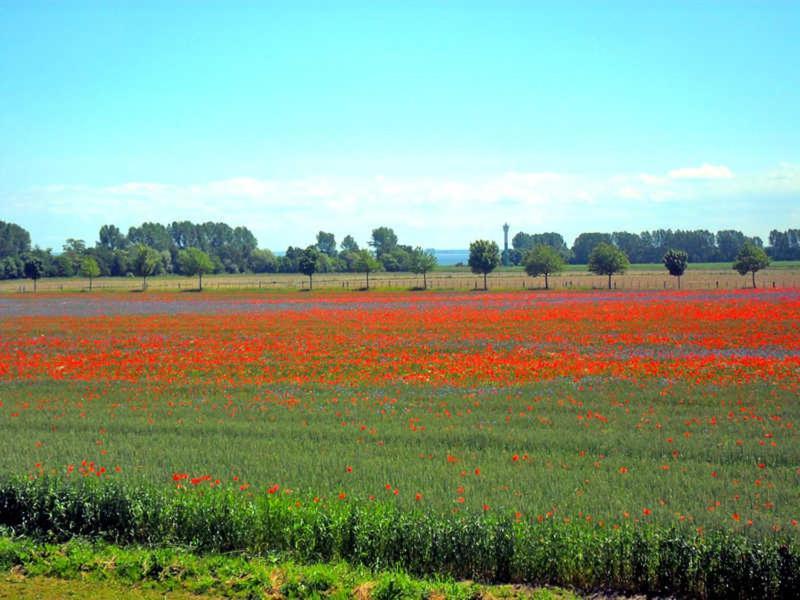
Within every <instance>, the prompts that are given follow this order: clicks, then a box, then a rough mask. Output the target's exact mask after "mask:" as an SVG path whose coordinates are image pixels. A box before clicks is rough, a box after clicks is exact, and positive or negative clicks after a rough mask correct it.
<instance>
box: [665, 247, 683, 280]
mask: <svg viewBox="0 0 800 600" xmlns="http://www.w3.org/2000/svg"><path fill="white" fill-rule="evenodd" d="M662 260H663V262H664V266H665V267H666V268H667V271H669V274H670V275H672V276H673V277H677V278H678V289H681V275H683V273H684V271H686V264H687V263H688V262H689V255H688V254H687V253H686V252H684V251H683V250H674V249H673V250H667V253H666V254H665V255H664V258H663V259H662Z"/></svg>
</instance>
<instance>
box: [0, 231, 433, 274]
mask: <svg viewBox="0 0 800 600" xmlns="http://www.w3.org/2000/svg"><path fill="white" fill-rule="evenodd" d="M435 266H436V258H435V257H434V256H433V254H432V253H431V252H429V251H424V250H423V249H422V248H420V247H416V248H412V247H411V246H407V245H403V244H400V243H399V242H398V238H397V235H396V234H395V232H394V231H393V230H392V229H391V228H389V227H378V228H376V229H373V230H372V237H371V239H370V241H369V242H368V245H367V247H366V248H360V247H359V245H358V243H357V242H356V241H355V240H354V239H353V237H352V236H350V235H347V236H345V238H344V239H343V240H342V243H341V244H340V245H338V246H337V243H336V238H335V237H334V235H333V234H332V233H329V232H325V231H320V232H319V233H318V234H317V237H316V243H314V244H311V245H309V246H308V247H306V248H300V247H292V246H290V247H289V248H287V249H286V253H285V254H284V255H283V256H277V257H276V256H275V255H274V254H273V253H272V252H270V251H269V250H264V249H259V248H258V247H257V242H256V239H255V237H254V236H253V234H252V233H251V232H250V231H249V230H248V229H247V228H246V227H236V228H231V227H229V226H228V225H226V224H224V223H202V224H194V223H191V222H189V221H182V222H173V223H172V224H170V225H166V226H164V225H161V224H158V223H143V224H142V225H141V226H139V227H131V228H130V229H129V230H128V233H127V235H125V234H123V233H122V231H120V229H119V228H118V227H116V226H115V225H103V226H102V227H101V228H100V231H99V234H98V241H97V242H96V243H95V245H94V246H92V247H89V246H87V244H86V242H85V241H83V240H77V239H72V238H70V239H68V240H67V241H66V243H65V244H64V246H63V248H62V252H61V254H58V255H54V254H53V252H52V250H50V249H48V250H42V249H40V248H38V247H37V248H33V249H31V245H30V235H29V234H28V232H27V231H25V229H23V228H22V227H20V226H18V225H16V224H13V223H4V222H2V221H0V279H17V278H29V279H33V280H34V288H35V286H36V283H35V282H36V281H37V280H38V279H40V278H41V277H72V276H75V275H80V276H82V277H86V278H88V279H89V287H90V289H91V286H92V280H93V279H94V278H95V277H99V276H101V275H112V276H126V275H127V276H137V277H141V278H142V286H143V287H146V285H147V278H148V277H150V276H153V275H161V274H169V273H175V274H180V275H189V276H193V275H197V276H198V286H199V287H200V288H202V277H203V275H204V274H206V273H223V272H227V273H241V272H253V273H274V272H283V273H303V274H305V275H307V276H308V277H309V284H310V285H311V286H313V276H314V274H316V273H328V272H334V271H347V272H362V273H365V274H366V285H367V287H369V275H370V273H373V272H375V271H382V270H385V271H406V272H408V271H410V272H414V273H419V274H421V275H422V276H423V281H424V285H425V287H427V273H428V272H430V271H431V270H432V269H433V268H434V267H435Z"/></svg>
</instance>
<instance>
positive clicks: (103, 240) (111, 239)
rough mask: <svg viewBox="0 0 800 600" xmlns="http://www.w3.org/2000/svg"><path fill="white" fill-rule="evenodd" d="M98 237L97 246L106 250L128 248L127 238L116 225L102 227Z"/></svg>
mask: <svg viewBox="0 0 800 600" xmlns="http://www.w3.org/2000/svg"><path fill="white" fill-rule="evenodd" d="M99 237H100V241H98V242H97V245H98V246H101V247H103V248H106V249H108V250H124V249H125V248H126V247H127V246H128V238H126V237H125V235H124V234H123V233H122V232H121V231H120V230H119V227H117V226H116V225H103V226H102V227H101V228H100V235H99Z"/></svg>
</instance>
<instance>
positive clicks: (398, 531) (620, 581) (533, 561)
mask: <svg viewBox="0 0 800 600" xmlns="http://www.w3.org/2000/svg"><path fill="white" fill-rule="evenodd" d="M0 519H1V520H0V525H4V526H5V527H6V528H7V530H8V531H11V532H14V533H15V534H17V535H19V534H24V535H29V536H34V537H35V538H37V539H45V540H48V539H49V540H52V541H53V542H56V543H63V542H65V541H67V540H70V539H72V538H74V537H76V536H89V537H91V538H94V539H97V540H106V541H111V542H114V543H117V544H126V545H130V544H146V545H148V546H150V547H152V546H154V545H155V546H158V547H157V548H155V549H153V550H149V551H148V552H150V554H149V555H148V556H150V557H151V558H147V559H143V560H139V559H135V560H133V561H132V562H133V564H130V563H125V562H124V561H122V562H121V561H120V560H117V561H116V562H115V564H116V568H117V569H118V570H119V569H122V570H123V571H127V570H133V571H134V573H138V572H140V571H142V570H143V571H144V573H145V574H146V575H148V576H151V577H159V578H161V577H162V575H163V573H165V571H166V572H171V571H173V570H175V568H173V567H172V566H171V565H172V562H173V560H172V557H173V555H172V554H171V553H170V552H171V551H170V550H169V548H173V547H189V548H191V549H193V550H194V551H195V552H200V553H203V554H214V553H225V554H228V555H231V554H243V555H248V556H267V557H269V556H278V557H280V558H281V559H283V560H292V561H298V562H301V563H303V564H310V563H316V562H326V563H329V562H340V561H346V562H347V563H348V564H350V565H356V566H358V565H363V566H364V567H367V568H369V569H372V570H375V571H397V570H398V569H399V570H402V571H405V572H408V573H412V574H415V575H417V576H430V575H435V576H437V577H446V578H452V579H455V580H459V579H469V580H476V581H484V582H512V583H521V584H526V585H533V586H542V585H559V586H566V587H570V588H574V589H581V590H593V589H613V590H616V591H618V592H625V593H646V594H665V593H669V594H677V595H691V596H703V597H709V598H726V597H730V595H731V594H736V595H737V596H739V597H759V598H766V597H775V598H787V597H797V596H798V594H800V547H798V546H797V545H796V544H795V543H794V542H792V541H791V540H789V539H786V538H783V537H781V536H773V537H770V538H764V539H761V540H754V539H749V538H746V537H743V536H741V535H737V534H724V533H719V532H717V533H712V534H709V535H691V534H687V532H680V531H678V530H676V529H661V528H658V527H638V528H634V527H630V526H626V527H622V528H619V529H613V528H603V529H598V528H595V527H591V526H588V525H587V524H586V523H581V522H576V523H570V524H566V523H561V522H557V521H556V522H545V523H543V524H541V525H538V526H529V525H526V524H522V523H515V522H514V521H513V520H511V519H507V518H506V519H504V518H495V517H488V516H473V517H467V516H463V517H436V516H434V515H430V514H427V513H423V512H411V511H398V510H397V509H395V508H393V507H392V506H381V505H372V506H369V507H367V506H364V505H363V504H354V503H331V504H318V503H312V502H309V501H308V500H307V499H306V500H304V501H302V502H299V503H298V502H297V500H296V499H293V498H286V497H277V496H259V497H257V498H254V499H246V498H243V497H241V496H239V495H236V494H233V493H231V492H230V491H229V490H214V491H209V490H207V491H205V492H203V491H197V490H194V491H192V492H189V493H175V492H174V493H169V494H167V493H164V491H163V490H161V491H159V490H156V489H147V488H143V487H141V486H140V487H136V488H130V487H124V486H118V485H114V484H111V483H108V482H106V483H97V482H90V483H84V484H82V485H77V486H76V485H65V484H64V483H62V482H59V481H56V480H39V481H34V482H13V481H12V482H4V483H2V485H0ZM76 552H77V556H76V557H75V558H74V560H73V559H59V560H60V562H59V563H58V564H59V565H60V567H59V568H61V569H62V570H63V572H64V573H65V574H66V575H71V574H73V573H74V572H80V571H81V570H82V569H85V568H87V567H85V566H84V565H91V557H90V556H89V555H88V554H87V552H86V551H85V549H82V548H80V547H79V548H78V549H77V551H76ZM16 555H17V552H16V550H14V549H13V548H12V549H11V550H9V551H6V552H5V554H4V553H3V551H2V550H0V564H2V563H3V561H4V560H5V561H6V563H7V564H9V566H13V565H14V564H15V563H14V561H15V560H17V559H16V558H14V557H15V556H16ZM4 556H5V557H6V558H3V557H4ZM9 557H10V558H9ZM126 564H127V566H124V565H126ZM142 565H145V566H144V567H143V566H142ZM89 568H90V567H89ZM177 570H179V571H181V572H184V571H185V570H184V569H182V568H177ZM34 574H36V573H35V572H34ZM42 574H50V571H45V572H44V573H42ZM198 575H199V573H198V572H196V571H190V572H189V573H188V576H189V577H191V581H199V580H201V578H199V577H198ZM137 576H139V575H137ZM262 580H263V578H262ZM404 581H405V579H404ZM395 583H397V582H395ZM391 585H394V584H391ZM398 585H399V583H398ZM403 585H405V584H403ZM408 585H411V584H408ZM448 595H449V594H448ZM421 596H422V593H420V594H419V596H416V595H415V596H412V597H421ZM388 597H392V596H391V595H390V596H388ZM395 597H403V596H395Z"/></svg>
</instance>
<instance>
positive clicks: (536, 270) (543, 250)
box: [523, 244, 564, 290]
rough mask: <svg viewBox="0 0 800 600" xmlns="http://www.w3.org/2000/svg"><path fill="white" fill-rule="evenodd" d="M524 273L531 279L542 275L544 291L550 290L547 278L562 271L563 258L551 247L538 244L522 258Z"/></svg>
mask: <svg viewBox="0 0 800 600" xmlns="http://www.w3.org/2000/svg"><path fill="white" fill-rule="evenodd" d="M523 263H524V264H525V272H526V273H527V274H528V275H530V276H531V277H538V276H539V275H544V289H546V290H548V289H550V283H549V280H548V277H549V276H550V275H551V274H553V273H558V272H559V271H563V270H564V258H563V257H562V256H561V254H560V253H559V252H558V250H556V249H555V248H553V247H552V246H549V245H545V244H539V245H538V246H534V247H533V249H531V250H528V252H527V253H526V254H525V257H524V258H523Z"/></svg>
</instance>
